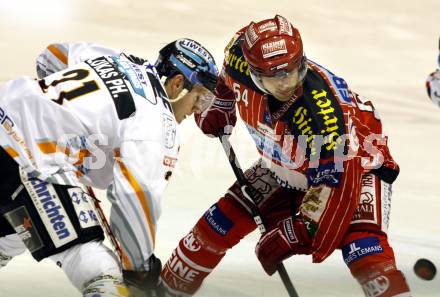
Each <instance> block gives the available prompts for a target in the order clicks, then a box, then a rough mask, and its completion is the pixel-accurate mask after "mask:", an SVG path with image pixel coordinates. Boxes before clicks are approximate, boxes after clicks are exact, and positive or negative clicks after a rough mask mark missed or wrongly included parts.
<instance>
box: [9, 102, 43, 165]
mask: <svg viewBox="0 0 440 297" xmlns="http://www.w3.org/2000/svg"><path fill="white" fill-rule="evenodd" d="M0 125H2V127H3V129H4V130H5V132H6V134H8V136H10V137H11V138H12V139H13V140H14V141H15V142H17V143H18V145H19V146H20V147H21V148H22V149H23V150H24V151H25V152H26V155H27V157H28V158H29V159H30V160H31V162H32V164H33V165H34V166H35V167H37V165H36V164H35V161H34V157H33V155H32V153H31V151H30V150H29V148H27V145H26V143H25V141H24V139H23V137H21V136H20V135H19V133H18V132H17V131H16V130H15V129H14V126H15V123H14V121H13V120H12V119H11V118H10V117H9V116H8V115H7V114H6V111H5V110H4V109H3V108H1V107H0Z"/></svg>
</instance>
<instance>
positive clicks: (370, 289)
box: [362, 275, 390, 297]
mask: <svg viewBox="0 0 440 297" xmlns="http://www.w3.org/2000/svg"><path fill="white" fill-rule="evenodd" d="M389 287H390V280H389V279H388V278H387V277H386V276H384V275H379V276H378V277H376V278H374V279H372V280H370V281H368V282H366V283H365V284H363V285H362V289H363V290H364V293H365V296H368V297H378V296H382V294H383V293H385V292H386V291H387V290H388V289H389Z"/></svg>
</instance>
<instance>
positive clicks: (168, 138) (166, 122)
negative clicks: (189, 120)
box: [162, 113, 177, 149]
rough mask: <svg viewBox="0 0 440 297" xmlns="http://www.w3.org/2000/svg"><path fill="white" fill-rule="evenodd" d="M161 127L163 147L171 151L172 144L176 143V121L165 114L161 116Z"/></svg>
mask: <svg viewBox="0 0 440 297" xmlns="http://www.w3.org/2000/svg"><path fill="white" fill-rule="evenodd" d="M162 125H163V127H162V128H163V139H164V145H165V147H166V148H167V149H171V148H173V147H174V144H175V142H176V134H177V127H176V121H175V120H174V118H172V117H171V116H169V115H167V114H165V113H164V114H163V119H162Z"/></svg>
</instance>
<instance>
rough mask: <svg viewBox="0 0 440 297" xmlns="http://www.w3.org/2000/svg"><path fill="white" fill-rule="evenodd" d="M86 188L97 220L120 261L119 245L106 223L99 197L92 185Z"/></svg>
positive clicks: (120, 261)
mask: <svg viewBox="0 0 440 297" xmlns="http://www.w3.org/2000/svg"><path fill="white" fill-rule="evenodd" d="M86 188H87V193H88V194H89V196H90V197H92V199H93V205H94V206H95V210H96V211H97V212H98V216H99V220H100V221H101V226H103V227H104V231H105V234H106V235H107V236H108V238H109V240H110V243H111V244H112V247H113V250H114V251H115V252H116V254H117V255H118V258H119V263H122V249H121V246H120V245H119V242H118V240H117V239H116V237H115V235H114V234H113V232H112V229H111V228H110V224H109V223H108V221H107V218H106V217H105V214H104V211H103V210H102V208H101V205H100V204H99V203H100V202H101V201H99V199H98V198H97V197H96V195H95V192H94V191H93V189H92V187H86Z"/></svg>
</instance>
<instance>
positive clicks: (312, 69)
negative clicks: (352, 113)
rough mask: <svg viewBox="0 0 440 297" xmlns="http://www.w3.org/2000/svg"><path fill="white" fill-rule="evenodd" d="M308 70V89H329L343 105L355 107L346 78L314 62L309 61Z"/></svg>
mask: <svg viewBox="0 0 440 297" xmlns="http://www.w3.org/2000/svg"><path fill="white" fill-rule="evenodd" d="M307 68H308V70H307V75H306V78H305V85H306V86H307V87H308V88H310V89H319V88H321V89H323V88H324V89H329V91H331V93H333V96H334V97H335V99H336V100H337V101H339V102H340V103H341V104H348V105H353V99H352V96H351V95H350V90H349V87H348V84H347V82H346V81H345V79H344V78H342V77H341V76H338V75H336V74H334V73H333V72H332V71H330V70H329V69H327V68H325V67H324V66H322V65H320V64H318V63H316V62H314V61H312V60H308V61H307Z"/></svg>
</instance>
